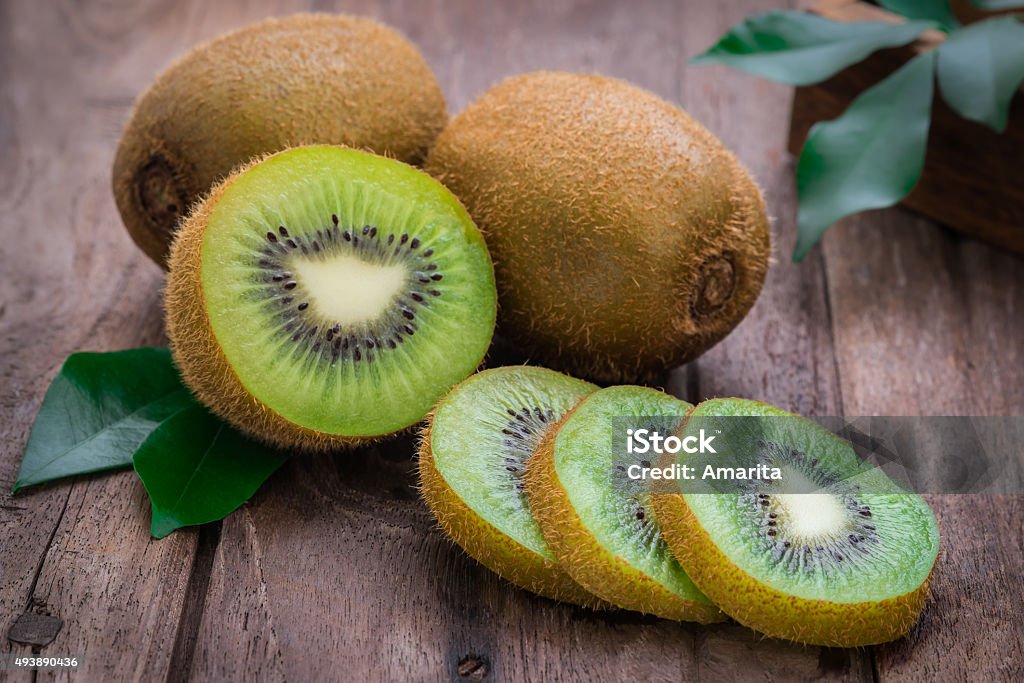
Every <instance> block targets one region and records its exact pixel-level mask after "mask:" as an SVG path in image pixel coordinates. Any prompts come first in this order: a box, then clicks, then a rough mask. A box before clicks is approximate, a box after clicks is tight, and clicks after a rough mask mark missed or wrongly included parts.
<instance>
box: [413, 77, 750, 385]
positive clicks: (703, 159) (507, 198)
mask: <svg viewBox="0 0 1024 683" xmlns="http://www.w3.org/2000/svg"><path fill="white" fill-rule="evenodd" d="M425 168H426V170H427V171H428V172H429V173H431V174H433V175H434V176H436V177H437V178H438V179H440V180H441V182H443V183H444V184H445V185H447V186H448V188H449V189H451V190H452V192H454V193H455V195H456V196H458V197H459V198H460V199H461V200H462V201H463V203H464V204H465V205H466V208H467V209H468V210H469V212H470V215H472V216H473V218H474V220H475V221H476V223H477V225H478V226H479V227H480V229H481V230H482V231H483V232H484V235H485V237H486V239H487V244H488V248H489V249H490V250H491V254H492V257H493V258H494V262H495V269H496V274H497V282H498V295H499V301H500V304H501V305H500V308H499V328H498V329H499V333H501V334H502V336H503V337H506V338H508V339H510V340H512V341H513V342H515V343H516V344H517V345H518V346H520V347H522V348H523V349H524V350H526V351H527V352H528V353H529V354H531V357H535V358H537V359H539V360H541V361H544V362H546V363H547V364H548V365H549V366H552V367H555V368H557V369H562V370H565V371H568V372H571V373H573V374H576V375H580V376H584V377H588V378H590V379H593V380H596V381H601V382H623V381H635V380H645V381H647V380H651V379H653V378H654V377H656V376H657V375H658V374H659V373H661V372H663V371H664V370H665V369H667V368H671V367H674V366H676V365H679V364H681V363H685V362H687V361H689V360H691V359H693V358H696V357H697V356H699V355H700V354H701V353H703V352H704V351H705V350H707V349H708V348H710V347H711V346H712V345H713V344H715V343H716V342H717V341H719V340H720V339H722V338H723V337H724V336H725V335H726V334H728V333H729V331H731V330H732V329H733V328H734V327H735V326H736V324H737V323H739V321H740V320H741V319H742V318H743V317H744V315H746V313H747V311H749V310H750V308H751V306H752V305H753V304H754V301H755V299H756V298H757V296H758V294H759V292H760V290H761V286H762V283H763V281H764V277H765V272H766V270H767V265H768V256H769V251H770V236H769V228H768V221H767V218H766V215H765V207H764V202H763V200H762V197H761V193H760V191H759V189H758V187H757V185H756V184H755V183H754V181H753V180H752V179H751V178H750V176H749V175H748V174H747V172H746V170H745V169H744V168H743V166H742V165H741V164H740V163H739V162H738V161H737V159H736V158H735V157H734V156H733V155H732V154H731V153H730V152H729V151H728V150H727V149H725V147H724V146H723V145H722V144H721V142H720V141H719V140H718V139H716V138H715V136H714V135H712V134H711V133H710V132H709V131H708V130H707V129H706V128H704V127H703V126H702V125H701V124H700V123H698V122H697V121H696V120H694V119H693V118H691V117H690V116H689V115H687V114H686V113H685V112H684V111H682V110H681V109H679V108H678V107H676V106H673V105H672V104H669V103H668V102H665V101H664V100H662V99H660V98H658V97H657V96H655V95H654V94H652V93H650V92H647V91H645V90H642V89H640V88H637V87H635V86H633V85H630V84H628V83H625V82H623V81H620V80H616V79H613V78H606V77H602V76H597V75H580V74H572V73H558V72H537V73H529V74H525V75H522V76H516V77H513V78H510V79H508V80H506V81H504V82H502V83H500V84H498V85H497V86H495V87H493V88H491V89H490V90H488V91H487V92H486V93H484V94H483V95H482V96H481V97H480V98H479V99H478V100H476V101H475V102H474V103H473V104H471V105H470V106H469V107H468V108H467V109H466V110H465V111H463V112H462V113H461V114H459V115H458V116H456V117H455V118H454V119H453V120H452V121H451V122H450V123H449V125H448V126H447V127H446V128H445V130H444V131H443V132H442V133H441V135H440V137H439V138H438V140H437V143H436V145H435V146H434V147H433V148H432V151H431V153H430V156H429V157H428V159H427V163H426V166H425Z"/></svg>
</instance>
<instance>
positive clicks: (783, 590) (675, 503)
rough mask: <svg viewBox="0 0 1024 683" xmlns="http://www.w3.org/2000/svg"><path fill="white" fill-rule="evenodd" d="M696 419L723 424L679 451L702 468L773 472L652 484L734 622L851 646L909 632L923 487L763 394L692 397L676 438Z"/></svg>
mask: <svg viewBox="0 0 1024 683" xmlns="http://www.w3.org/2000/svg"><path fill="white" fill-rule="evenodd" d="M701 429H703V430H705V433H717V434H718V436H717V437H716V438H717V441H716V442H715V445H716V446H717V448H716V451H717V452H716V453H715V454H711V453H705V454H703V455H702V454H694V455H685V454H684V455H682V457H681V461H680V462H681V463H685V464H688V465H689V466H691V467H693V468H694V469H695V472H696V475H697V476H702V473H703V472H704V471H705V468H706V467H707V466H712V467H714V468H718V467H729V466H735V467H737V468H739V467H748V468H749V467H757V466H758V465H764V467H765V468H766V471H767V468H770V467H775V468H778V469H779V474H780V475H781V476H782V478H781V479H778V480H772V479H768V478H766V477H764V476H761V477H758V478H751V479H747V480H736V481H733V482H732V483H729V484H723V483H721V482H722V481H723V480H721V479H714V480H711V479H699V480H696V481H695V482H687V483H685V486H684V487H681V488H678V489H677V491H678V492H671V493H668V492H665V493H662V492H656V493H655V494H654V496H653V502H654V510H655V512H656V514H657V516H658V519H659V520H661V522H662V529H663V533H664V535H665V538H666V540H667V541H668V544H669V546H670V547H671V549H672V552H673V553H674V554H675V555H676V557H677V558H679V561H680V563H681V564H682V565H683V567H685V569H686V572H687V573H688V574H689V575H690V576H691V577H692V578H693V580H694V582H695V583H696V584H697V585H698V586H699V587H700V588H701V590H703V591H704V592H705V593H706V594H707V595H708V596H709V597H710V598H711V599H712V600H714V601H715V603H716V604H718V605H719V606H720V607H721V608H722V610H723V611H724V612H726V613H727V614H728V615H729V616H731V617H732V618H734V619H735V620H736V621H738V622H740V623H741V624H744V625H746V626H749V627H751V628H754V629H756V630H758V631H761V632H762V633H765V634H767V635H769V636H775V637H779V638H786V639H789V640H794V641H797V642H801V643H808V644H813V645H825V646H834V647H854V646H860V645H870V644H873V643H881V642H885V641H889V640H893V639H895V638H898V637H900V636H902V635H904V634H905V633H907V631H909V629H910V628H911V627H912V626H913V625H914V624H915V623H916V621H917V619H918V617H919V615H920V613H921V610H922V609H923V607H924V603H925V599H926V597H927V594H928V584H929V580H930V577H931V574H932V570H933V567H934V566H935V561H936V558H937V555H938V551H939V533H938V528H937V526H936V523H935V517H934V515H933V514H932V511H931V509H930V508H929V507H928V505H927V504H926V503H925V502H924V500H922V499H921V497H920V496H918V495H916V494H913V493H908V492H907V491H905V490H904V489H902V488H900V487H899V486H898V485H897V484H896V483H894V482H893V481H892V480H890V479H889V478H888V477H887V476H886V475H885V473H884V472H882V471H881V470H880V469H878V468H875V467H873V466H871V465H870V464H868V463H866V462H864V461H863V460H861V459H860V458H859V457H858V455H857V453H856V452H855V451H854V449H853V447H852V446H851V445H850V444H849V442H847V441H845V440H843V439H840V438H839V437H838V436H836V435H835V434H833V433H832V432H830V431H828V430H826V429H825V428H824V427H822V426H820V425H818V424H816V423H814V422H812V421H810V420H807V419H805V418H801V417H798V416H795V415H791V414H789V413H786V412H785V411H782V410H779V409H778V408H774V407H772V406H769V405H767V404H764V403H760V402H757V401H750V400H744V399H715V400H711V401H706V402H704V403H701V404H700V405H699V406H698V407H697V408H696V409H695V410H694V411H693V412H692V413H691V414H690V415H689V417H688V418H687V420H686V422H685V424H684V425H683V426H682V429H681V431H682V433H683V434H681V436H694V435H698V434H699V432H700V430H701ZM711 481H714V482H715V483H713V484H710V483H708V482H711Z"/></svg>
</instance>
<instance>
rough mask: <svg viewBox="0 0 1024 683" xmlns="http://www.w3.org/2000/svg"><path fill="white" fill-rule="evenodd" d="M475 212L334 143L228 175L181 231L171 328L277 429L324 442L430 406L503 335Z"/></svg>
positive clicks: (196, 377) (240, 408)
mask: <svg viewBox="0 0 1024 683" xmlns="http://www.w3.org/2000/svg"><path fill="white" fill-rule="evenodd" d="M495 305H496V292H495V288H494V276H493V269H492V266H491V261H490V257H489V256H488V253H487V249H486V247H485V245H484V241H483V238H482V237H481V235H480V233H479V232H478V231H477V229H476V227H475V226H474V224H473V221H472V219H470V217H469V215H468V214H467V213H466V212H465V210H464V209H463V208H462V205H461V204H459V202H458V200H457V199H456V198H455V197H453V196H452V194H451V193H450V192H448V191H447V190H446V189H445V188H444V187H442V186H441V185H440V184H439V183H437V182H436V181H435V180H433V179H432V178H430V177H429V176H428V175H426V174H425V173H423V172H421V171H419V170H416V169H414V168H412V167H411V166H408V165H406V164H403V163H401V162H398V161H395V160H392V159H386V158H384V157H380V156H376V155H373V154H368V153H366V152H361V151H357V150H353V149H346V148H342V147H333V146H310V147H301V148H296V149H292V150H288V151H285V152H280V153H278V154H275V155H273V156H270V157H268V158H266V159H264V160H263V161H260V162H258V163H255V164H253V165H251V166H249V167H246V168H244V169H242V170H240V171H238V172H236V173H234V174H233V175H231V176H230V177H229V178H227V179H226V180H225V181H224V182H222V183H221V184H220V185H218V186H217V187H216V189H215V190H214V191H213V192H212V194H211V195H210V196H209V197H208V198H207V199H206V200H205V201H204V202H203V203H202V204H201V205H199V206H198V207H197V208H196V210H195V211H194V212H193V213H192V214H191V215H190V216H189V218H188V220H187V221H186V222H185V223H184V224H183V225H182V226H181V229H180V231H179V233H178V236H177V238H176V239H175V241H174V245H173V249H172V252H171V259H170V273H169V276H168V281H167V290H166V309H167V331H168V335H169V336H170V339H171V346H172V349H173V352H174V358H175V361H176V362H177V364H178V366H179V367H180V368H181V371H182V374H183V376H184V379H185V381H186V382H187V384H188V385H189V386H190V387H191V388H192V389H193V390H194V391H195V392H196V394H197V395H198V396H199V398H200V399H201V400H202V401H203V402H204V403H205V404H206V405H207V406H209V407H210V408H211V409H212V410H213V411H214V412H216V413H217V414H219V415H220V416H221V417H223V418H224V419H226V420H227V421H229V422H231V423H232V424H234V425H235V426H237V427H238V428H239V429H241V430H243V431H245V432H247V433H249V434H251V435H253V436H255V437H257V438H260V439H262V440H264V441H266V442H269V443H272V444H276V445H280V446H285V447H297V448H303V449H314V450H321V449H326V448H330V447H332V446H337V445H341V444H346V443H353V442H358V441H361V440H367V439H372V438H374V437H378V436H381V435H384V434H389V433H391V432H394V431H396V430H400V429H403V428H405V427H408V426H410V425H413V424H415V423H416V422H418V421H420V420H421V419H423V416H424V415H425V414H426V413H427V412H429V411H430V409H431V408H432V407H433V405H434V404H435V403H436V402H437V401H438V399H440V397H441V396H443V395H444V394H445V393H446V392H447V391H448V390H449V389H450V388H451V387H452V385H454V384H456V383H457V382H459V381H460V380H462V379H463V378H464V377H466V376H467V375H469V374H470V373H471V372H473V371H474V370H475V369H476V368H477V366H478V365H479V363H480V361H481V360H482V358H483V356H484V354H485V352H486V351H487V348H488V345H489V343H490V339H491V335H492V332H493V328H494V319H495Z"/></svg>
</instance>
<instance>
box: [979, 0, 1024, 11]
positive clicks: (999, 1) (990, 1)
mask: <svg viewBox="0 0 1024 683" xmlns="http://www.w3.org/2000/svg"><path fill="white" fill-rule="evenodd" d="M971 4H972V5H974V6H975V7H977V8H979V9H983V10H995V11H998V10H1004V9H1024V0H971Z"/></svg>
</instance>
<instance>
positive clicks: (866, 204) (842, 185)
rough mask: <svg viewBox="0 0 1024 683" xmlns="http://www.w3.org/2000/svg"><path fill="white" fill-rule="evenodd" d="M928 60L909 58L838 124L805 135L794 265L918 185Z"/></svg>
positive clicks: (927, 110)
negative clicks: (857, 216)
mask: <svg viewBox="0 0 1024 683" xmlns="http://www.w3.org/2000/svg"><path fill="white" fill-rule="evenodd" d="M934 70H935V54H934V51H930V52H926V53H924V54H922V55H919V56H917V57H915V58H914V59H912V60H910V61H909V62H907V63H906V64H904V65H903V66H902V67H901V68H900V69H898V70H897V71H895V72H893V73H892V74H890V75H889V76H888V77H886V78H885V79H884V80H883V81H881V82H879V83H877V84H876V85H874V86H872V87H871V88H869V89H868V90H865V91H864V92H863V93H861V94H860V95H859V96H858V97H857V99H855V100H854V101H853V102H852V103H851V104H850V106H849V107H848V108H847V110H846V111H845V112H844V113H843V115H842V116H840V117H839V118H837V119H835V120H834V121H828V122H823V123H817V124H815V126H814V127H813V128H812V129H811V132H810V135H808V136H807V141H806V142H805V143H804V148H803V151H802V152H801V153H800V161H799V163H798V164H797V171H796V180H797V191H798V193H799V195H800V209H799V219H798V222H799V235H798V238H797V243H796V248H795V249H794V251H793V260H794V261H801V260H803V258H804V256H806V255H807V252H808V251H809V250H810V248H811V247H812V246H814V244H815V242H817V241H818V239H820V238H821V235H822V234H823V233H824V232H825V231H826V230H827V229H828V228H829V227H830V226H831V225H832V224H833V223H835V222H836V221H838V220H839V219H840V218H843V217H844V216H849V215H850V214H853V213H857V212H858V211H864V210H866V209H878V208H882V207H885V206H892V205H893V204H895V203H896V202H898V201H900V200H901V199H903V198H904V197H906V196H907V195H908V194H909V193H910V190H912V189H913V187H914V185H915V184H916V183H917V180H918V178H920V177H921V169H922V168H923V166H924V155H925V149H926V147H927V144H928V127H929V124H930V122H931V103H932V93H933V85H934Z"/></svg>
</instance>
